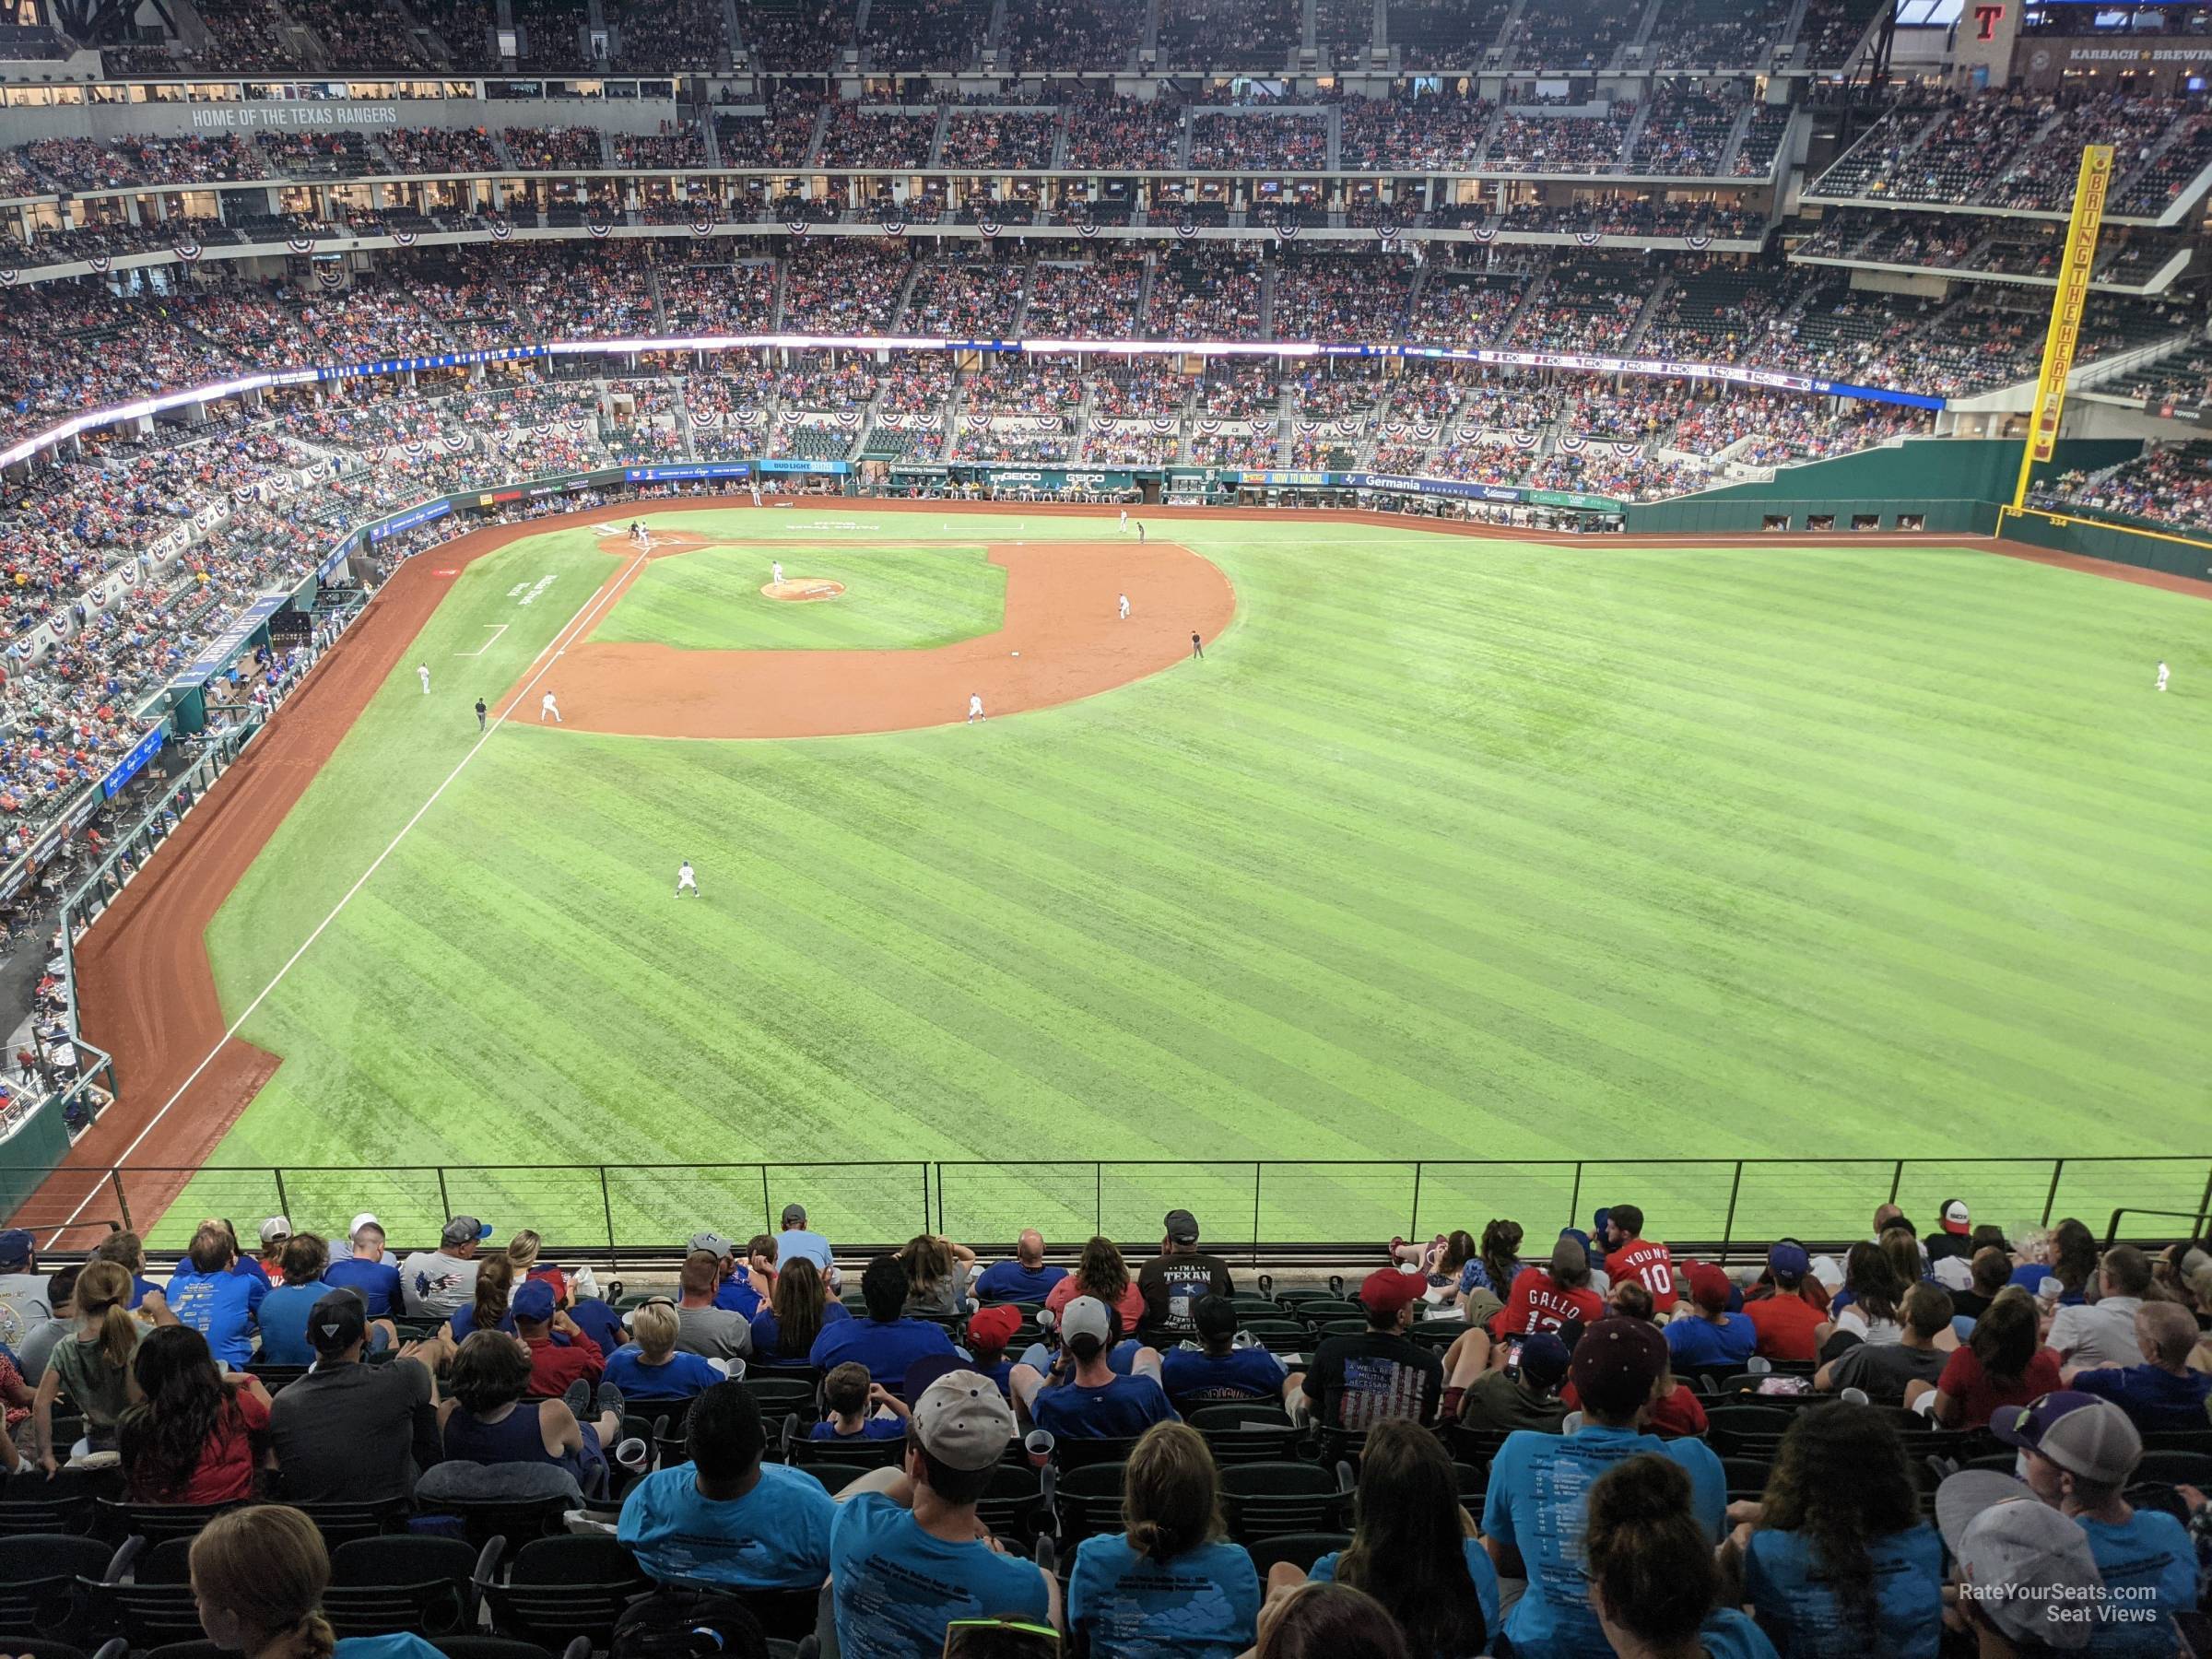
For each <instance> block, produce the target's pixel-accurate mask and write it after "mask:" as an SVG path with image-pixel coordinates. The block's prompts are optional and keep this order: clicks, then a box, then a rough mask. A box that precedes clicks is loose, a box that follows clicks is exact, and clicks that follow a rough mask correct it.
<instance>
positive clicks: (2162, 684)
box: [422, 661, 2167, 691]
mask: <svg viewBox="0 0 2212 1659" xmlns="http://www.w3.org/2000/svg"><path fill="white" fill-rule="evenodd" d="M2166 673H2167V669H2166V665H2165V663H2164V662H2162V661H2161V662H2160V663H2159V690H2161V691H2163V690H2165V689H2166ZM422 688H423V689H424V690H425V691H428V690H429V688H430V683H429V681H428V680H427V679H426V680H425V681H423V683H422Z"/></svg>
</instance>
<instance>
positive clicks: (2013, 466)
mask: <svg viewBox="0 0 2212 1659" xmlns="http://www.w3.org/2000/svg"><path fill="white" fill-rule="evenodd" d="M2142 450H2143V446H2142V445H2141V444H2140V443H2139V442H2137V441H2135V440H2133V439H2078V440H2069V441H2064V442H2061V443H2060V444H2059V445H2058V447H2057V450H2056V452H2055V453H2053V456H2052V458H2051V460H2050V461H2048V462H2045V463H2039V464H2038V465H2037V466H2036V469H2035V474H2034V476H2035V477H2037V478H2042V477H2055V476H2056V475H2058V474H2060V473H2064V472H2070V471H2077V470H2078V471H2083V472H2089V471H2094V470H2096V469H2098V468H2100V467H2105V466H2113V465H2118V464H2119V463H2120V462H2123V461H2129V460H2133V459H2134V458H2135V457H2136V455H2138V454H2140V453H2142ZM2019 466H2020V445H2019V442H2018V440H2017V439H2006V438H1908V439H1906V440H1905V441H1903V442H1902V443H1897V444H1886V445H1884V446H1883V447H1881V448H1879V449H1870V450H1861V451H1859V452H1858V453H1855V454H1850V455H1837V456H1834V457H1832V458H1830V459H1829V460H1826V461H1807V462H1806V463H1804V464H1803V465H1797V466H1783V467H1777V468H1776V469H1775V471H1774V476H1773V477H1771V478H1761V479H1756V480H1752V481H1748V482H1746V483H1742V484H1729V485H1724V486H1723V487H1722V488H1718V489H1703V490H1700V491H1699V492H1698V493H1697V494H1695V495H1688V496H1677V497H1676V498H1674V499H1673V500H1665V501H1647V502H1641V503H1637V504H1634V505H1631V506H1630V508H1629V509H1628V524H1627V527H1628V529H1629V531H1630V534H1631V535H1700V534H1703V535H1740V534H1745V533H1748V532H1755V531H1759V530H1762V529H1764V528H1766V521H1767V520H1768V519H1769V518H1771V517H1784V516H1786V517H1788V518H1789V519H1790V520H1791V523H1790V524H1789V526H1788V527H1789V529H1791V530H1792V531H1799V530H1803V529H1805V528H1806V519H1807V518H1808V517H1812V516H1816V515H1826V516H1829V517H1832V518H1833V519H1834V520H1835V521H1836V528H1838V529H1839V530H1841V529H1848V528H1849V527H1850V525H1851V522H1852V520H1853V517H1854V516H1858V515H1863V514H1874V515H1876V516H1877V517H1878V518H1879V519H1880V521H1881V523H1880V528H1882V529H1884V530H1889V529H1894V528H1895V527H1896V521H1897V519H1898V517H1899V516H1900V515H1909V514H1917V515H1919V516H1920V517H1921V518H1922V519H1924V528H1926V529H1927V530H1929V531H1931V532H1936V533H1940V534H1945V535H1992V534H1994V532H1995V530H1996V527H1997V524H1996V507H1995V503H1997V502H1999V501H2008V500H2011V499H2012V491H2013V487H2014V485H2015V484H2016V483H2017V482H2018V477H2019Z"/></svg>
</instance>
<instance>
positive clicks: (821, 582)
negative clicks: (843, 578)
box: [760, 576, 845, 599]
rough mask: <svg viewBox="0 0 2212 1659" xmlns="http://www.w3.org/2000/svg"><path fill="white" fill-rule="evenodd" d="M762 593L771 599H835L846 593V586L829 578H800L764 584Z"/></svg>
mask: <svg viewBox="0 0 2212 1659" xmlns="http://www.w3.org/2000/svg"><path fill="white" fill-rule="evenodd" d="M760 591H761V592H762V593H763V594H767V595H768V596H769V597H770V598H771V599H834V598H836V597H837V596H838V595H839V594H841V593H843V592H844V591H845V584H844V583H843V582H831V581H830V579H829V578H828V577H827V576H800V577H797V578H794V580H792V581H788V582H767V583H764V584H763V585H762V586H761V589H760Z"/></svg>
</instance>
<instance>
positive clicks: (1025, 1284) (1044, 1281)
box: [975, 1227, 1067, 1302]
mask: <svg viewBox="0 0 2212 1659" xmlns="http://www.w3.org/2000/svg"><path fill="white" fill-rule="evenodd" d="M1065 1277H1067V1269H1066V1268H1065V1267H1048V1266H1046V1265H1044V1235H1043V1234H1042V1233H1041V1232H1039V1231H1038V1230H1036V1229H1035V1228H1033V1227H1032V1228H1029V1229H1027V1230H1024V1231H1023V1233H1022V1235H1021V1237H1020V1238H1018V1239H1017V1240H1015V1241H1014V1255H1013V1259H1012V1260H1010V1261H1005V1262H994V1263H992V1264H991V1265H990V1266H988V1267H986V1268H984V1269H983V1271H982V1277H979V1278H978V1279H977V1280H976V1281H975V1299H976V1300H978V1301H985V1302H994V1301H1033V1302H1041V1301H1042V1300H1044V1299H1045V1298H1046V1297H1047V1296H1049V1295H1051V1294H1052V1289H1053V1286H1054V1285H1056V1284H1058V1283H1059V1282H1060V1281H1061V1280H1062V1279H1064V1278H1065Z"/></svg>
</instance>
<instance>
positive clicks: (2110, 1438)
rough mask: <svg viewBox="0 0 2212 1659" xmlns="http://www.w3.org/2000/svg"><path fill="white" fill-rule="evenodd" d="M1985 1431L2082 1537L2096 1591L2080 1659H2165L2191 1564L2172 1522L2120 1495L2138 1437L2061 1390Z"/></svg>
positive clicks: (2191, 1596) (2188, 1594)
mask: <svg viewBox="0 0 2212 1659" xmlns="http://www.w3.org/2000/svg"><path fill="white" fill-rule="evenodd" d="M1989 1427H1990V1430H1991V1432H1992V1433H1994V1434H1995V1435H1996V1437H1997V1438H1998V1439H1999V1440H2001V1441H2005V1442H2006V1444H2007V1445H2013V1446H2018V1448H2019V1449H2020V1451H2021V1453H2023V1461H2024V1462H2025V1464H2026V1472H2027V1476H2028V1486H2029V1488H2030V1489H2031V1490H2032V1491H2033V1492H2034V1493H2035V1495H2036V1496H2037V1497H2038V1498H2040V1499H2041V1500H2043V1502H2045V1503H2046V1504H2048V1505H2050V1506H2051V1507H2052V1508H2053V1509H2055V1510H2057V1511H2058V1512H2060V1513H2061V1514H2063V1515H2065V1516H2067V1517H2069V1518H2070V1519H2072V1520H2074V1521H2076V1522H2077V1523H2078V1524H2080V1526H2081V1530H2082V1531H2083V1532H2084V1533H2085V1534H2087V1535H2088V1540H2089V1554H2090V1556H2091V1558H2092V1559H2095V1561H2096V1563H2097V1571H2098V1572H2099V1574H2100V1576H2101V1577H2102V1578H2103V1580H2104V1587H2105V1594H2104V1598H2103V1600H2102V1601H2100V1603H2099V1604H2098V1618H2097V1624H2096V1627H2095V1629H2094V1630H2092V1631H2091V1633H2090V1637H2089V1652H2090V1653H2092V1654H2095V1655H2098V1659H2171V1655H2172V1653H2173V1652H2174V1650H2175V1648H2176V1646H2177V1644H2178V1642H2179V1640H2180V1638H2179V1636H2178V1634H2177V1631H2176V1629H2175V1625H2174V1620H2173V1618H2172V1615H2174V1614H2176V1613H2187V1612H2193V1611H2194V1610H2195V1607H2196V1556H2195V1553H2194V1550H2193V1549H2192V1548H2191V1547H2190V1543H2189V1535H2188V1534H2187V1533H2186V1532H2185V1531H2183V1527H2182V1524H2181V1523H2180V1522H2178V1521H2176V1520H2175V1519H2174V1518H2173V1517H2172V1516H2171V1515H2168V1514H2162V1513H2160V1512H2158V1511H2155V1510H2139V1509H2136V1508H2135V1507H2134V1506H2133V1505H2132V1504H2130V1503H2129V1502H2128V1501H2127V1500H2126V1498H2125V1497H2124V1495H2123V1494H2124V1492H2125V1491H2126V1489H2127V1483H2128V1481H2129V1480H2130V1479H2132V1478H2133V1477H2134V1475H2135V1472H2136V1465H2137V1464H2139V1463H2141V1462H2142V1461H2143V1436H2142V1435H2141V1434H2140V1433H2139V1432H2137V1430H2136V1426H2135V1424H2133V1423H2131V1422H2130V1421H2128V1418H2127V1413H2125V1412H2124V1411H2122V1410H2121V1409H2120V1407H2119V1406H2115V1405H2113V1404H2112V1402H2111V1401H2110V1400H2100V1399H2099V1398H2098V1397H2097V1396H2096V1395H2094V1394H2082V1393H2079V1392H2077V1391H2076V1390H2073V1389H2062V1390H2060V1391H2059V1392H2058V1393H2056V1394H2044V1395H2043V1396H2042V1397H2041V1398H2040V1399H2038V1400H2037V1401H2036V1402H2035V1403H2034V1404H2033V1405H2032V1406H2025V1407H2013V1408H2008V1409H2006V1410H2003V1411H2000V1412H1998V1413H1997V1414H1996V1416H1994V1417H1993V1418H1990V1420H1989ZM1946 1484H1948V1483H1946ZM2146 1613H2153V1614H2156V1615H2157V1617H2155V1618H2146V1617H2144V1615H2145V1614H2146Z"/></svg>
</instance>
